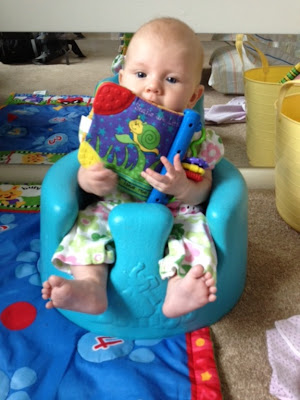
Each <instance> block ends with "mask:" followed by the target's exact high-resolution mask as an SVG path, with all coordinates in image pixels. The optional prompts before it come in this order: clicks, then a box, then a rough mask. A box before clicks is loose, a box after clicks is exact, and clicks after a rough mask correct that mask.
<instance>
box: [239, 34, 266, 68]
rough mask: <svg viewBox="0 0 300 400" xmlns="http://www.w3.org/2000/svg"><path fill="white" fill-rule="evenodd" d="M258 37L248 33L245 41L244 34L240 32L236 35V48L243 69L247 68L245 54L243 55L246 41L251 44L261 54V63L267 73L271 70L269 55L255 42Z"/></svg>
mask: <svg viewBox="0 0 300 400" xmlns="http://www.w3.org/2000/svg"><path fill="white" fill-rule="evenodd" d="M249 39H250V40H249ZM255 41H256V39H255V38H254V37H253V36H252V35H247V40H245V41H244V34H243V33H238V34H237V35H236V40H235V47H236V50H237V52H238V54H239V56H240V59H241V61H242V64H243V70H245V63H244V56H243V47H244V43H247V44H248V45H249V46H251V47H252V48H253V49H254V50H255V51H256V52H257V54H258V55H259V57H260V61H261V65H262V69H263V72H264V74H267V73H268V71H269V63H268V60H267V57H266V56H265V55H264V53H263V52H262V51H261V50H260V49H259V48H258V47H256V46H255V45H254V44H253V42H255Z"/></svg>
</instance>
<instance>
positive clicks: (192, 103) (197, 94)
mask: <svg viewBox="0 0 300 400" xmlns="http://www.w3.org/2000/svg"><path fill="white" fill-rule="evenodd" d="M203 93H204V86H203V85H199V86H197V87H196V89H195V91H194V93H193V94H192V97H191V98H190V101H189V108H193V107H194V106H195V104H196V103H197V101H198V100H199V99H200V98H201V96H202V95H203Z"/></svg>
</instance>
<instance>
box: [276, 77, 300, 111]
mask: <svg viewBox="0 0 300 400" xmlns="http://www.w3.org/2000/svg"><path fill="white" fill-rule="evenodd" d="M292 86H299V87H300V80H296V81H288V82H285V83H284V84H283V85H282V86H281V88H280V91H279V94H278V99H277V101H276V103H277V118H278V119H280V112H281V108H282V103H283V100H284V98H285V96H286V94H287V92H288V90H289V89H290V88H291V87H292ZM276 103H275V104H276Z"/></svg>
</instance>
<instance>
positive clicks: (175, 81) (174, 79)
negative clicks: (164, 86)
mask: <svg viewBox="0 0 300 400" xmlns="http://www.w3.org/2000/svg"><path fill="white" fill-rule="evenodd" d="M167 81H168V82H170V83H177V79H176V78H174V77H173V76H169V77H168V78H167Z"/></svg>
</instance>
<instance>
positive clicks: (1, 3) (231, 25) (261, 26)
mask: <svg viewBox="0 0 300 400" xmlns="http://www.w3.org/2000/svg"><path fill="white" fill-rule="evenodd" d="M158 16H174V17H178V18H180V19H182V20H184V21H185V22H187V23H188V24H189V25H191V27H192V28H193V29H194V30H195V31H196V32H198V33H300V0H294V1H286V2H285V3H284V2H283V1H282V0H0V32H8V31H10V32H26V31H27V32H43V31H44V32H133V31H135V30H136V29H137V28H138V27H139V26H140V25H141V24H142V23H144V22H146V21H148V20H149V19H151V18H154V17H158Z"/></svg>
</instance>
